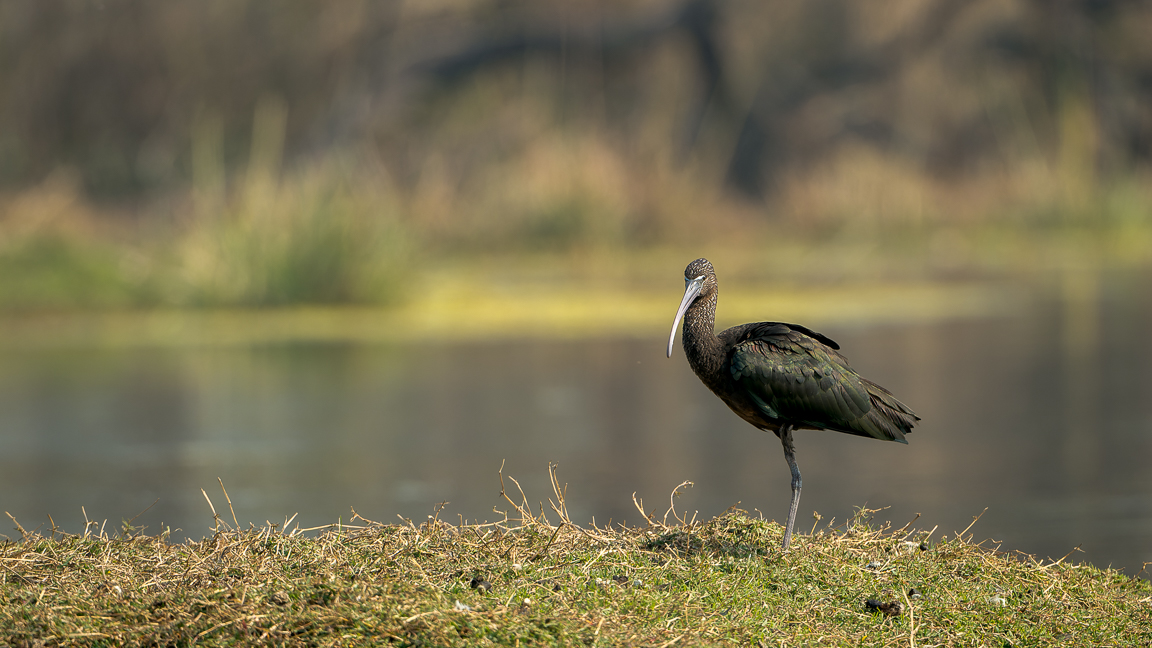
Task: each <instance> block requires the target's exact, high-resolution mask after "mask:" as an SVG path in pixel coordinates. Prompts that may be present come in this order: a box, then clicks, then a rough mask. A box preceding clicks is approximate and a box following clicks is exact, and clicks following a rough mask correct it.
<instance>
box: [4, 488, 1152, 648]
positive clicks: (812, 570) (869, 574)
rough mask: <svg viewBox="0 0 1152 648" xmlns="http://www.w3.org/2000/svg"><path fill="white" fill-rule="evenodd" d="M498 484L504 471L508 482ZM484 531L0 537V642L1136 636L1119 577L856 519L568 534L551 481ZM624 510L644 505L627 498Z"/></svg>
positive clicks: (427, 524)
mask: <svg viewBox="0 0 1152 648" xmlns="http://www.w3.org/2000/svg"><path fill="white" fill-rule="evenodd" d="M508 479H509V480H510V481H511V482H513V483H515V482H514V480H511V478H508ZM553 484H554V487H555V494H554V496H553V497H552V498H550V499H549V500H548V504H547V505H546V506H547V507H548V508H549V509H550V512H548V513H545V512H544V508H545V506H544V505H542V506H540V507H539V509H538V510H537V511H536V512H535V513H534V512H533V511H532V510H531V509H530V507H529V505H528V501H527V498H525V497H524V496H523V493H522V492H521V493H520V494H519V496H518V499H519V501H516V500H514V499H513V498H510V497H507V496H506V498H507V501H506V503H507V504H508V505H509V509H508V513H506V514H504V515H503V516H502V519H501V520H500V521H498V522H493V523H468V522H464V521H462V520H461V521H460V522H459V523H449V522H447V521H445V520H442V519H440V518H439V516H438V515H432V516H429V518H428V519H427V520H426V521H424V522H423V523H421V524H415V523H413V522H411V521H408V520H405V521H403V522H402V523H398V524H382V523H378V522H371V521H368V520H365V519H364V518H362V517H361V516H359V515H355V516H354V517H353V519H352V522H353V524H347V525H345V524H335V525H329V526H327V527H323V528H321V529H300V528H291V529H290V528H289V526H290V521H288V522H286V524H285V525H272V524H269V525H266V526H264V527H259V528H257V527H251V526H250V527H249V528H247V529H242V528H239V527H240V525H239V524H236V523H235V518H234V517H233V524H228V523H225V522H224V521H223V519H221V518H220V517H216V528H215V532H214V533H213V534H212V535H211V536H210V537H206V538H204V539H202V540H199V541H189V542H186V543H180V544H173V543H170V542H168V540H167V539H166V536H165V535H164V534H161V535H159V536H147V535H144V534H142V533H140V532H139V531H137V530H134V529H132V528H131V527H130V526H127V525H126V526H125V528H124V529H123V530H122V531H121V532H120V533H118V534H109V533H106V532H105V531H104V530H103V529H102V527H101V526H100V525H97V524H95V523H93V525H90V526H89V528H86V529H85V530H84V532H83V533H81V534H78V535H73V534H64V533H60V532H58V531H57V530H55V529H53V530H51V531H49V533H48V535H47V536H44V535H41V534H38V533H32V532H27V531H26V530H24V529H23V528H22V527H20V526H19V524H17V528H18V531H19V532H20V534H21V537H19V538H18V539H15V540H12V541H8V542H5V543H4V544H3V545H2V546H0V640H2V641H3V643H5V644H7V645H14V646H47V645H65V644H67V645H82V646H97V645H100V646H103V645H193V644H196V645H205V646H214V645H237V644H250V643H276V644H281V645H308V646H315V645H379V644H381V643H383V642H389V643H393V644H398V645H406V646H421V645H436V646H475V645H496V646H516V645H550V646H551V645H554V646H568V645H582V646H587V645H643V646H672V645H742V646H756V645H759V646H776V645H854V646H893V645H899V646H904V645H907V646H916V645H920V646H1006V645H1012V646H1016V645H1115V646H1120V645H1124V646H1147V645H1149V644H1150V642H1152V586H1150V585H1149V583H1148V582H1147V581H1144V580H1140V579H1138V578H1130V577H1127V576H1125V575H1123V574H1121V573H1119V572H1116V571H1111V570H1100V569H1096V568H1095V567H1092V566H1089V565H1077V564H1072V563H1071V562H1069V561H1067V560H1057V561H1051V560H1040V559H1037V558H1035V557H1033V556H1028V555H1012V554H1007V553H1003V552H1000V551H996V550H993V549H991V548H989V547H987V546H986V544H987V543H974V542H973V536H972V535H971V534H970V533H969V532H968V530H965V532H962V533H957V534H954V535H952V536H950V537H947V536H942V535H937V534H936V533H935V531H936V530H932V531H921V530H914V529H912V528H911V527H910V526H906V527H904V528H900V529H892V528H889V527H887V526H879V527H877V526H874V525H873V524H872V523H871V522H870V514H871V513H872V512H871V511H868V510H861V511H860V512H859V513H858V514H857V515H856V516H855V517H854V518H853V519H852V520H849V521H848V522H846V523H843V524H840V525H837V526H832V525H829V526H827V527H825V528H822V529H820V530H815V529H814V530H813V532H812V533H811V534H810V535H802V536H800V537H798V538H796V539H795V541H794V545H793V549H792V550H791V551H789V552H787V553H784V552H782V551H781V550H780V548H779V544H780V539H781V533H782V531H783V530H782V528H781V527H780V525H778V524H775V523H774V522H769V521H766V520H763V519H759V518H753V517H750V516H748V515H747V514H746V513H744V512H742V511H735V510H733V511H729V512H727V513H725V514H724V515H721V516H720V517H717V518H715V519H711V520H708V521H704V522H699V521H695V520H690V519H685V518H684V517H682V516H680V515H679V514H678V513H677V512H676V511H675V510H674V509H672V508H669V510H668V512H667V513H666V514H665V515H664V516H663V518H660V517H658V516H657V515H653V514H649V513H645V518H646V520H647V525H646V526H643V527H638V528H624V527H614V528H603V527H597V526H594V525H588V526H580V525H576V524H574V523H573V522H572V521H571V520H570V519H569V518H568V515H567V512H566V505H565V502H564V489H563V488H562V487H560V486H559V484H558V482H557V481H556V479H555V473H554V472H553ZM637 506H638V507H639V508H640V509H641V511H642V512H644V511H643V505H642V503H639V502H638V503H637Z"/></svg>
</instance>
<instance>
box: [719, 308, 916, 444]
mask: <svg viewBox="0 0 1152 648" xmlns="http://www.w3.org/2000/svg"><path fill="white" fill-rule="evenodd" d="M817 335H819V334H817ZM740 338H741V339H740V340H739V341H738V342H736V344H735V345H734V346H733V347H732V351H731V355H730V356H729V366H730V368H731V371H732V377H733V379H735V380H736V382H737V384H738V385H740V386H741V388H742V389H743V390H744V391H745V392H746V393H747V394H748V395H749V397H751V399H752V400H753V401H754V402H755V403H756V405H757V406H758V407H759V408H760V409H761V411H762V412H763V413H764V414H765V415H767V416H768V417H770V418H773V419H780V420H783V421H792V422H795V423H798V424H801V425H803V426H804V427H813V428H817V429H832V430H839V431H842V432H849V433H853V434H860V435H864V436H872V437H876V438H878V439H893V434H892V433H891V432H890V431H887V430H884V429H882V428H883V427H887V426H884V425H883V424H882V423H881V422H880V421H878V420H876V417H875V416H868V414H869V412H871V410H872V407H873V403H872V396H871V395H870V394H869V390H868V387H867V386H866V384H865V381H864V380H863V379H861V378H860V376H859V375H858V374H857V373H856V372H855V371H854V370H853V369H852V368H851V367H850V366H849V365H848V361H847V360H846V359H845V358H844V357H843V356H841V355H840V354H839V353H837V352H836V350H835V349H834V348H832V347H830V346H829V345H827V344H826V343H824V341H823V340H824V339H826V338H824V336H819V337H816V336H812V335H809V334H808V330H807V329H802V328H800V327H796V326H794V325H790V324H779V323H775V322H765V323H762V324H757V325H754V326H751V327H748V328H746V329H745V330H743V331H742V332H741V335H740ZM833 344H835V343H833ZM899 436H900V437H902V436H903V435H899Z"/></svg>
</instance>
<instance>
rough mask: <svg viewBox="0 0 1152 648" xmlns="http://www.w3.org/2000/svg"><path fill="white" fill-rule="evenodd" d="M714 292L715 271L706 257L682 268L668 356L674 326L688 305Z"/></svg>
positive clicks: (674, 331)
mask: <svg viewBox="0 0 1152 648" xmlns="http://www.w3.org/2000/svg"><path fill="white" fill-rule="evenodd" d="M714 292H716V271H715V270H713V269H712V264H711V263H709V262H708V259H703V258H701V259H696V260H695V261H693V262H692V263H689V264H688V267H687V268H685V269H684V298H683V299H681V300H680V308H678V309H676V319H675V320H674V321H673V322H672V332H671V333H670V334H669V335H668V357H669V358H671V357H672V344H673V342H674V341H675V339H676V327H677V326H679V325H680V320H681V319H682V318H683V317H684V313H686V312H688V307H689V306H691V305H692V303H693V302H695V301H696V300H697V299H700V298H701V297H708V296H711V295H712V293H714Z"/></svg>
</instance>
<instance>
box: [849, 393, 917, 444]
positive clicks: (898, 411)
mask: <svg viewBox="0 0 1152 648" xmlns="http://www.w3.org/2000/svg"><path fill="white" fill-rule="evenodd" d="M860 380H861V382H863V383H864V386H865V387H866V388H867V389H868V397H869V398H870V399H871V401H872V410H871V411H869V412H868V413H867V414H866V415H865V418H866V419H867V422H866V423H865V426H866V427H867V428H868V433H869V434H871V435H872V436H874V437H876V438H878V439H886V440H889V441H899V442H900V443H908V442H907V441H905V440H904V435H905V434H908V433H909V432H911V431H912V428H913V426H915V425H916V421H919V420H920V417H919V416H916V412H913V411H912V410H911V408H909V407H908V406H907V405H905V404H904V403H901V402H900V401H899V400H897V399H896V397H895V396H893V395H892V392H890V391H888V390H887V389H884V388H883V387H881V386H880V385H877V384H876V383H874V382H872V381H871V380H868V379H867V378H861V379H860Z"/></svg>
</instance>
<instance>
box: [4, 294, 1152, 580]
mask: <svg viewBox="0 0 1152 648" xmlns="http://www.w3.org/2000/svg"><path fill="white" fill-rule="evenodd" d="M1145 279H1148V278H1145ZM1092 286H1095V284H1093V285H1092ZM1092 286H1089V288H1092ZM1069 294H1070V295H1071V297H1070V298H1069V299H1067V300H1058V299H1054V300H1043V299H1037V300H1036V303H1035V304H1032V305H1029V306H1027V307H1025V308H1023V309H1022V310H1021V312H1020V313H1017V314H1016V315H1013V316H1005V317H999V318H990V319H982V320H963V321H948V322H937V323H932V324H917V325H908V326H883V327H872V328H854V327H844V326H841V327H830V326H818V325H819V323H818V322H806V323H808V324H812V325H815V326H817V328H818V329H819V330H821V331H822V332H824V333H826V334H829V335H830V336H832V337H833V338H834V339H836V340H837V341H838V342H840V344H841V346H842V347H843V348H844V349H845V351H846V353H847V355H848V357H849V358H851V359H852V361H853V363H854V365H855V366H856V367H857V368H858V369H859V370H860V371H861V372H862V373H864V374H865V375H867V376H869V377H871V378H873V379H875V380H877V381H878V382H880V383H881V384H884V385H886V386H887V387H889V388H890V389H891V390H892V391H893V392H895V393H896V394H897V395H898V396H899V397H900V398H901V399H902V400H904V401H905V402H906V403H908V404H909V405H911V406H912V407H913V408H914V409H916V411H917V412H918V413H919V414H920V415H921V416H922V417H923V419H924V421H923V422H922V425H921V426H920V427H918V428H917V429H916V430H915V432H914V433H913V435H912V436H911V437H910V438H909V440H910V444H909V445H908V446H902V445H898V444H894V443H883V442H879V441H874V440H869V439H861V438H856V437H850V436H847V435H842V434H836V433H831V432H811V431H808V432H801V433H799V435H798V437H797V449H798V459H799V463H800V467H801V469H802V471H803V474H804V494H803V499H802V500H801V503H800V504H801V513H800V518H799V522H798V526H800V527H802V528H803V529H804V530H805V531H807V530H808V529H809V528H811V522H810V521H808V522H806V520H811V517H810V516H811V514H812V512H813V511H819V512H820V513H821V514H822V515H823V516H824V519H825V521H827V520H828V519H829V518H832V517H835V518H837V520H843V519H844V517H845V516H847V515H849V514H850V513H851V512H852V510H853V507H857V506H861V505H868V506H870V507H872V508H879V507H889V508H887V509H886V510H884V511H883V512H882V513H881V514H879V517H881V518H885V519H890V520H892V521H893V522H895V523H896V524H897V525H903V524H904V523H905V522H907V521H909V520H910V519H912V517H913V516H914V515H915V514H916V513H920V514H921V518H920V519H919V521H917V522H916V526H917V527H919V528H925V529H930V528H932V527H933V526H936V525H939V527H940V529H939V530H938V531H937V537H939V534H941V533H948V534H949V535H951V534H952V533H953V532H954V531H957V530H960V529H963V528H964V527H966V526H967V525H968V523H969V522H971V520H972V516H974V515H976V514H979V513H980V512H981V511H983V510H984V508H985V507H987V508H988V511H987V513H986V514H985V515H984V516H983V518H982V519H981V521H980V522H979V523H978V524H977V525H976V526H975V527H973V531H974V533H975V535H976V536H977V537H978V538H993V539H995V540H998V541H1003V543H1004V547H1005V548H1012V549H1020V550H1023V551H1027V552H1031V553H1037V554H1040V555H1041V556H1052V557H1059V556H1062V555H1064V554H1066V553H1068V552H1069V551H1071V550H1072V549H1073V547H1076V546H1077V545H1079V546H1081V548H1082V549H1083V551H1084V553H1082V554H1077V559H1079V560H1087V561H1092V562H1094V563H1097V564H1099V565H1102V566H1103V565H1108V564H1112V565H1113V566H1115V567H1121V568H1124V569H1125V570H1126V571H1127V573H1129V574H1132V573H1135V572H1137V571H1139V570H1140V567H1141V564H1142V563H1143V562H1145V561H1152V470H1149V466H1150V465H1152V340H1150V336H1149V334H1148V332H1149V331H1150V330H1152V298H1150V297H1149V296H1150V295H1152V281H1149V280H1144V279H1139V280H1138V279H1132V278H1128V279H1124V280H1115V281H1108V282H1104V283H1102V284H1100V285H1099V286H1096V288H1095V289H1090V290H1072V291H1070V292H1069ZM678 297H679V295H678V294H670V296H669V318H671V316H672V314H673V311H674V309H675V304H676V300H677V299H678ZM721 309H723V301H721ZM663 350H664V340H663V339H660V338H654V339H645V340H595V341H582V342H572V341H551V342H550V341H531V342H523V343H521V342H517V343H512V342H494V343H487V344H431V343H430V344H423V345H414V346H403V347H385V346H351V345H349V346H341V345H325V346H276V347H261V348H247V349H180V350H172V349H135V350H84V349H50V350H45V349H40V350H34V351H33V350H23V351H22V350H15V349H11V348H9V349H8V350H5V351H0V510H4V511H8V512H11V513H12V514H13V515H15V516H16V518H17V519H18V520H19V521H20V522H21V523H22V524H23V525H24V526H25V527H27V528H33V527H37V526H40V525H43V526H44V527H45V528H46V527H47V522H48V515H49V514H50V515H51V516H52V517H53V519H54V520H55V522H56V524H57V525H59V526H60V527H62V528H63V529H65V530H67V531H71V532H77V531H80V530H81V529H82V528H83V519H84V518H83V515H82V513H81V506H84V507H85V510H86V511H87V515H88V517H89V518H90V519H95V520H105V519H107V520H108V525H109V528H110V529H115V528H118V527H119V524H120V522H121V520H124V519H129V518H132V517H134V516H137V514H140V515H139V517H138V518H137V519H136V521H135V524H136V525H145V526H147V527H148V532H149V533H157V532H159V531H160V530H161V529H162V528H163V525H170V526H171V527H172V529H173V536H174V537H176V538H180V537H186V536H193V537H201V536H203V535H205V534H206V533H208V532H209V529H210V527H211V526H212V517H211V513H210V511H209V509H208V505H207V503H206V502H205V501H204V497H203V496H202V495H201V493H200V489H201V488H203V489H205V490H206V491H207V492H208V494H209V495H210V496H211V497H212V499H213V502H214V503H215V505H216V508H217V510H218V511H220V512H221V514H222V515H223V517H225V518H227V519H230V518H231V515H230V514H229V513H227V505H226V503H225V501H224V498H223V495H222V494H221V492H220V488H219V485H218V483H217V478H218V477H219V478H221V479H223V481H224V485H225V486H226V487H227V488H228V492H229V494H230V495H231V498H232V502H233V504H234V506H235V511H236V516H237V517H238V518H239V519H240V521H241V522H242V523H248V522H253V523H256V524H263V523H264V522H265V521H272V522H283V521H284V519H285V518H286V517H288V516H291V515H293V514H295V513H299V517H298V518H297V522H298V523H299V524H300V525H301V526H304V527H308V526H315V525H321V524H326V523H329V522H334V521H336V520H337V519H339V518H342V519H344V520H345V521H346V520H348V518H349V517H350V515H351V513H350V507H352V508H355V509H356V511H357V512H359V513H360V514H361V515H363V516H364V517H367V518H369V519H374V520H380V521H395V520H396V516H397V515H401V516H404V517H409V518H412V519H414V520H417V521H419V520H420V519H423V518H424V517H426V516H427V515H428V514H429V513H431V512H432V510H433V508H434V506H435V504H436V503H437V502H443V501H447V502H450V503H449V504H448V505H447V507H446V509H445V511H444V513H443V514H442V516H443V517H446V518H450V519H452V520H457V519H458V517H457V516H463V517H464V518H465V519H469V520H483V519H496V518H497V517H499V516H498V515H496V514H494V513H493V512H492V511H493V507H497V508H500V509H505V508H507V507H506V506H505V505H504V502H503V501H502V500H501V498H500V497H499V481H498V477H497V471H498V470H499V468H500V466H501V462H502V461H505V462H506V463H505V468H504V473H505V474H506V475H512V476H514V477H516V478H517V479H519V481H520V483H521V484H522V485H523V486H524V489H525V491H526V492H527V494H528V497H529V499H530V500H531V501H533V502H536V501H540V500H544V499H545V498H547V497H548V496H550V494H551V490H550V488H549V486H548V480H547V466H548V463H549V462H556V463H558V464H559V467H560V468H559V476H560V479H561V481H562V482H567V483H568V501H569V506H570V511H571V513H572V518H573V520H575V521H577V522H587V521H590V520H592V519H593V517H594V518H595V520H596V521H597V522H598V523H604V522H607V521H609V519H612V520H614V521H617V522H618V521H622V520H626V521H628V522H635V521H638V519H639V515H638V514H637V513H636V510H635V509H634V508H633V505H632V502H631V495H632V493H633V492H636V493H637V494H638V496H639V497H642V498H643V499H644V501H645V502H646V503H647V504H648V506H649V508H650V509H656V510H658V511H659V512H660V513H663V511H664V510H665V509H666V508H667V503H668V496H669V493H670V492H671V491H672V489H673V488H674V487H675V486H676V485H677V484H679V483H680V482H681V481H683V480H686V479H687V480H692V481H694V482H695V484H696V486H695V487H694V488H692V489H690V490H688V491H687V492H686V493H685V494H684V495H683V496H682V497H681V498H680V499H679V500H678V502H677V507H678V509H681V510H683V509H687V510H689V511H699V513H700V515H701V516H704V517H709V516H713V515H717V514H719V513H721V512H723V511H724V510H725V509H726V508H728V507H729V506H730V505H733V504H736V503H738V502H739V503H740V506H741V508H744V509H746V510H750V511H756V510H759V511H761V512H763V514H764V515H765V516H766V517H768V518H774V519H777V520H780V519H782V518H783V517H784V515H785V513H786V507H787V502H788V496H789V489H788V482H789V476H788V469H787V465H786V464H785V462H784V459H783V455H782V453H781V450H780V446H779V443H778V442H777V441H776V439H775V437H772V436H771V435H768V434H765V433H762V432H758V431H756V430H755V429H754V428H752V427H751V426H749V425H747V424H745V423H743V422H742V421H740V420H739V419H738V418H736V417H735V416H734V415H732V414H731V413H730V412H728V411H727V409H726V408H725V407H724V406H723V404H721V403H720V401H719V400H717V399H716V398H715V397H714V396H712V395H711V394H710V393H709V392H708V391H707V390H706V389H705V388H704V387H703V386H702V385H701V384H700V383H699V382H698V381H697V379H696V378H695V376H693V375H692V373H691V371H690V369H689V368H688V366H687V364H686V362H685V360H684V356H683V353H682V352H681V351H680V350H679V348H677V351H676V354H675V355H674V357H673V359H671V360H667V359H665V358H664V356H663ZM157 499H158V500H159V502H158V503H156V504H155V506H152V508H151V509H148V511H147V512H145V513H143V514H141V511H144V510H145V509H147V508H148V507H149V506H150V505H152V504H153V502H154V501H156V500H157ZM11 528H12V525H11V524H10V522H9V521H7V520H6V519H4V520H3V524H2V525H0V532H3V533H6V534H8V535H9V536H15V535H16V534H15V532H14V531H11V530H10V529H11Z"/></svg>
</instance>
